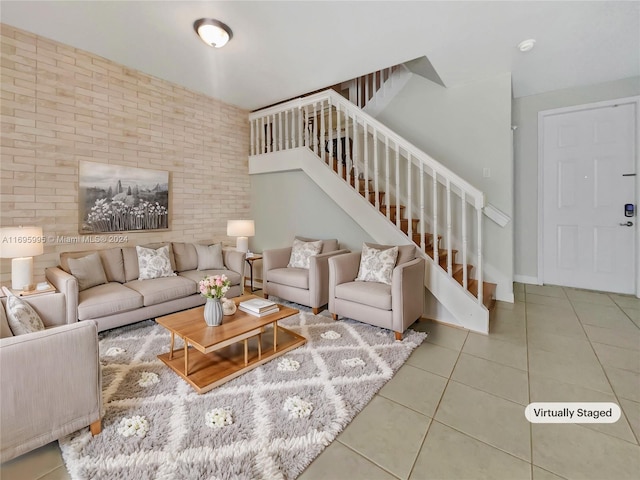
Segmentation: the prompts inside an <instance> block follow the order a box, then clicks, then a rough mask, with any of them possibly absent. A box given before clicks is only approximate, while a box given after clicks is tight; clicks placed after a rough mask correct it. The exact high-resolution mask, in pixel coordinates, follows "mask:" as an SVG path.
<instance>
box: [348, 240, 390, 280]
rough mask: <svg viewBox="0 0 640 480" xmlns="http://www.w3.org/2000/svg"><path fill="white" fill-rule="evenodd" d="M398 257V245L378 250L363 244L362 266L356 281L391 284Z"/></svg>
mask: <svg viewBox="0 0 640 480" xmlns="http://www.w3.org/2000/svg"><path fill="white" fill-rule="evenodd" d="M397 258H398V247H393V248H387V249H385V250H378V249H377V248H372V247H369V246H368V245H367V244H366V243H365V244H363V245H362V255H361V256H360V268H359V270H358V276H357V277H356V282H379V283H386V284H387V285H391V276H392V275H393V269H394V267H395V266H396V260H397Z"/></svg>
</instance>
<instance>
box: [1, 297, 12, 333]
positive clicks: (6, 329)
mask: <svg viewBox="0 0 640 480" xmlns="http://www.w3.org/2000/svg"><path fill="white" fill-rule="evenodd" d="M7 337H13V332H12V331H11V327H10V326H9V322H8V321H7V314H6V313H5V311H4V305H3V304H2V303H0V338H7Z"/></svg>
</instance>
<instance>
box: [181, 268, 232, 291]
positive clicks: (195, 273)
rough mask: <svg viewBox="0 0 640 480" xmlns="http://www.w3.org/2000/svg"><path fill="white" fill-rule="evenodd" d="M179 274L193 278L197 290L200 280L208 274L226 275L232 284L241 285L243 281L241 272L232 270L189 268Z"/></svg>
mask: <svg viewBox="0 0 640 480" xmlns="http://www.w3.org/2000/svg"><path fill="white" fill-rule="evenodd" d="M178 275H180V276H181V277H185V278H188V279H190V280H193V281H194V282H195V283H196V287H195V288H196V292H197V291H198V289H197V287H198V282H200V280H202V279H203V278H204V277H208V276H213V275H226V276H227V278H228V279H229V281H230V282H231V285H240V281H241V276H240V274H239V273H237V272H234V271H231V270H189V271H188V272H180V273H179V274H178Z"/></svg>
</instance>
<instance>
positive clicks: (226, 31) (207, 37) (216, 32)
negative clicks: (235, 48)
mask: <svg viewBox="0 0 640 480" xmlns="http://www.w3.org/2000/svg"><path fill="white" fill-rule="evenodd" d="M193 29H194V30H195V31H196V33H197V34H198V36H199V37H200V38H201V39H202V41H203V42H204V43H206V44H207V45H209V46H210V47H215V48H222V47H224V46H225V45H226V44H227V42H228V41H229V40H231V37H233V32H231V29H230V28H229V27H228V26H226V25H225V24H224V23H222V22H220V21H218V20H214V19H213V18H201V19H199V20H196V21H195V22H193Z"/></svg>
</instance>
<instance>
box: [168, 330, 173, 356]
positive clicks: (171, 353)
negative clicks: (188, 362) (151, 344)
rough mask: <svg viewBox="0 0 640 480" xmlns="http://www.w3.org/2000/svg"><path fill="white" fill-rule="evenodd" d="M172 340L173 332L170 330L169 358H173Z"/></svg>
mask: <svg viewBox="0 0 640 480" xmlns="http://www.w3.org/2000/svg"><path fill="white" fill-rule="evenodd" d="M173 341H174V333H173V332H171V347H170V348H169V360H173Z"/></svg>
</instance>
